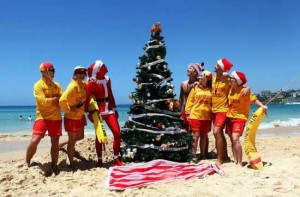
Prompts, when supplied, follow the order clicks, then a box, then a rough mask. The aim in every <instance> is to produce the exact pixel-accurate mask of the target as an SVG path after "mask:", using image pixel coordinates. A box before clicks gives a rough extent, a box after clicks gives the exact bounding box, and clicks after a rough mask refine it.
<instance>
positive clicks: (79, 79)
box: [59, 66, 87, 167]
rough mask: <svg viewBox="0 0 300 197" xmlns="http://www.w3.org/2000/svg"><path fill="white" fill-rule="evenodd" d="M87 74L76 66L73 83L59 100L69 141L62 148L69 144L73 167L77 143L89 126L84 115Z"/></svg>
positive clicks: (80, 67)
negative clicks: (85, 127)
mask: <svg viewBox="0 0 300 197" xmlns="http://www.w3.org/2000/svg"><path fill="white" fill-rule="evenodd" d="M86 72H87V69H85V68H84V67H82V66H76V67H75V68H74V71H73V78H72V81H71V82H70V83H69V85H68V87H67V89H66V91H65V92H64V93H63V94H62V96H61V97H60V99H59V106H60V108H61V109H62V110H63V111H64V112H65V114H64V126H65V131H66V132H68V140H67V141H66V142H63V143H62V144H60V147H61V146H62V145H64V144H68V146H67V153H68V158H69V162H70V166H71V167H72V166H73V158H74V154H75V144H76V141H79V140H81V139H83V138H84V126H86V124H87V123H86V119H85V115H84V113H85V111H84V103H85V101H86V83H85V82H84V79H85V77H86V75H87V73H86Z"/></svg>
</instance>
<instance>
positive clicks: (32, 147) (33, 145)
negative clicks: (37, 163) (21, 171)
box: [25, 135, 42, 166]
mask: <svg viewBox="0 0 300 197" xmlns="http://www.w3.org/2000/svg"><path fill="white" fill-rule="evenodd" d="M41 139H42V136H39V135H33V136H32V137H31V141H30V143H29V145H28V148H27V152H26V161H25V162H26V164H27V165H28V166H29V165H30V161H31V159H32V157H33V155H34V154H35V153H36V150H37V146H38V144H39V143H40V141H41Z"/></svg>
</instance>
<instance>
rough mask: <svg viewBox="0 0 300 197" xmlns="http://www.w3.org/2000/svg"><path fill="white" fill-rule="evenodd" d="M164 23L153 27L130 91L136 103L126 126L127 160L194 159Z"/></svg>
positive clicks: (124, 157)
mask: <svg viewBox="0 0 300 197" xmlns="http://www.w3.org/2000/svg"><path fill="white" fill-rule="evenodd" d="M161 32H162V29H161V26H160V23H156V24H154V25H153V26H152V28H151V38H150V40H149V41H148V42H147V44H146V45H145V47H144V48H143V49H144V52H143V54H142V55H141V56H140V57H139V59H140V62H139V63H138V64H137V66H136V70H137V71H136V73H137V74H136V77H135V78H133V81H134V82H136V84H137V88H136V90H135V91H134V92H132V93H130V95H129V98H130V99H132V101H133V104H132V105H131V106H130V110H129V112H128V114H129V118H128V121H126V123H125V125H124V127H122V147H121V157H122V160H123V161H125V162H131V161H134V162H140V161H151V160H154V159H166V160H171V161H178V162H186V161H190V160H191V159H192V149H191V146H192V141H193V138H192V135H191V133H190V132H187V131H186V130H185V129H184V125H183V122H182V120H181V118H180V109H179V103H178V101H177V100H176V99H174V98H175V96H176V95H175V94H174V85H172V83H171V82H172V80H173V79H172V77H171V75H172V72H171V71H170V70H169V68H168V63H167V62H166V61H165V57H166V46H165V43H164V38H163V37H162V36H161Z"/></svg>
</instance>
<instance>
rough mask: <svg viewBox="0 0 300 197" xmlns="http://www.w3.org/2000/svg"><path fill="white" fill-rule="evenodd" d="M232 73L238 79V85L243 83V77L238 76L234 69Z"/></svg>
mask: <svg viewBox="0 0 300 197" xmlns="http://www.w3.org/2000/svg"><path fill="white" fill-rule="evenodd" d="M231 74H232V75H233V77H234V78H235V79H236V81H237V83H238V85H241V84H242V83H243V81H242V80H241V78H240V77H239V76H238V74H237V73H236V72H235V71H233V72H232V73H231Z"/></svg>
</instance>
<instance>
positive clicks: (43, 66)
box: [40, 62, 53, 71]
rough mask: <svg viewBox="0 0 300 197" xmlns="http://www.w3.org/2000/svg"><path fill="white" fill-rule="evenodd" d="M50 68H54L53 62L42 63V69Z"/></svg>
mask: <svg viewBox="0 0 300 197" xmlns="http://www.w3.org/2000/svg"><path fill="white" fill-rule="evenodd" d="M49 68H53V64H52V63H51V62H43V63H41V65H40V71H45V70H47V69H49Z"/></svg>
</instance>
